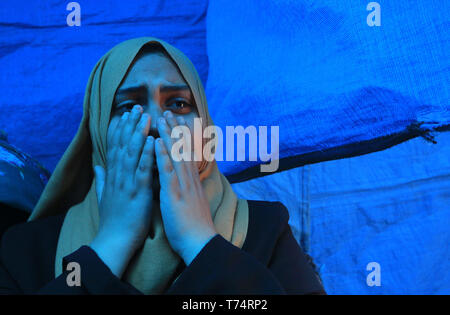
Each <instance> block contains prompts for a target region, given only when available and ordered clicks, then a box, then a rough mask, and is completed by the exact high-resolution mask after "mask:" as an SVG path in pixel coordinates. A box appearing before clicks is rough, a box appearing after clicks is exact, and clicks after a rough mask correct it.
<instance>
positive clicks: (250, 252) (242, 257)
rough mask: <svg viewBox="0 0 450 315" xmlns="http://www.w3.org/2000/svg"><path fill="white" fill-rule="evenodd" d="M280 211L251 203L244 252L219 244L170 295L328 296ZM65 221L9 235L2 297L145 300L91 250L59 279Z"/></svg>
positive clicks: (1, 252)
mask: <svg viewBox="0 0 450 315" xmlns="http://www.w3.org/2000/svg"><path fill="white" fill-rule="evenodd" d="M288 219H289V215H288V212H287V210H286V208H285V207H284V206H283V205H282V204H281V203H278V202H277V203H274V202H263V201H249V227H248V232H247V237H246V240H245V242H244V245H243V247H242V249H239V248H237V247H235V246H233V245H232V244H231V243H229V242H228V241H226V240H225V239H224V238H222V237H221V236H220V235H216V236H215V237H214V238H212V239H211V240H210V241H209V242H208V243H207V244H206V245H205V247H204V248H203V249H202V250H201V251H200V253H199V254H198V255H197V256H196V257H195V259H194V260H193V261H192V262H191V264H190V265H189V266H187V267H186V266H185V265H183V266H182V267H183V268H182V269H181V270H180V276H179V277H178V279H177V280H176V281H175V282H174V283H172V285H171V286H170V287H169V288H168V289H167V290H166V292H165V293H166V294H284V293H287V294H323V293H325V292H324V289H323V287H322V285H321V283H320V281H319V278H318V277H317V275H316V273H315V272H314V271H313V268H312V266H311V264H310V263H309V261H308V256H307V255H305V254H304V253H303V251H302V249H301V248H300V246H299V245H298V243H297V242H296V240H295V238H294V237H293V235H292V232H291V229H290V227H289V225H288ZM63 221H64V215H59V216H54V217H48V218H45V219H39V220H36V221H33V222H27V223H23V224H19V225H16V226H13V227H12V228H10V229H9V230H8V231H7V232H6V233H5V234H4V236H3V239H2V244H1V249H0V293H4V294H33V293H38V294H141V292H140V291H138V290H137V289H136V288H134V287H133V286H132V285H130V284H128V283H126V282H125V281H122V280H120V279H119V278H117V277H116V276H115V275H114V274H112V273H111V271H110V270H109V268H108V267H107V266H106V265H105V264H104V263H103V261H102V260H101V259H100V258H99V257H98V256H97V255H96V253H95V252H94V251H93V250H92V249H91V248H90V247H88V246H82V247H81V248H79V249H78V250H76V251H74V252H73V253H71V254H70V255H68V256H66V257H65V258H64V259H63V261H62V262H61V263H62V264H63V271H64V272H63V274H62V275H60V276H59V277H57V278H56V279H55V277H54V263H55V254H56V246H57V241H58V236H59V231H60V229H61V226H62V223H63ZM68 262H78V263H79V264H80V270H81V286H79V287H77V286H72V287H70V286H68V284H67V276H68V274H69V273H70V272H71V270H69V271H65V270H66V266H67V264H68Z"/></svg>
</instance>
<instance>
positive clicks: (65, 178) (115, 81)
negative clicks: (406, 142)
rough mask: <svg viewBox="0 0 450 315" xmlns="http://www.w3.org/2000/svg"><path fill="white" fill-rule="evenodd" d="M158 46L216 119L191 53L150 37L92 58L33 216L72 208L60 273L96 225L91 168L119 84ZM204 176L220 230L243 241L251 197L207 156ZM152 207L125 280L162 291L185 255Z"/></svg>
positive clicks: (101, 159) (101, 150)
mask: <svg viewBox="0 0 450 315" xmlns="http://www.w3.org/2000/svg"><path fill="white" fill-rule="evenodd" d="M146 44H151V45H157V46H159V47H160V48H162V49H163V50H165V52H167V54H168V55H169V56H170V57H171V59H172V61H173V62H174V63H175V64H176V65H177V66H178V69H179V70H180V72H181V74H182V76H183V77H184V79H185V81H186V83H187V84H188V85H189V87H190V89H191V92H192V93H193V95H194V98H195V102H196V104H197V108H198V113H199V116H200V117H201V118H202V122H203V128H205V127H206V126H208V125H212V124H213V123H212V120H211V117H210V116H209V113H208V106H207V102H206V97H205V93H204V89H203V86H202V83H201V81H200V78H199V76H198V73H197V71H196V70H195V68H194V66H193V65H192V63H191V62H190V60H189V59H188V58H187V57H186V56H185V55H184V54H183V53H182V52H181V51H179V50H178V49H176V48H175V47H173V46H171V45H169V44H168V43H166V42H164V41H162V40H159V39H157V38H153V37H141V38H135V39H131V40H128V41H125V42H122V43H120V44H118V45H117V46H115V47H114V48H112V49H111V50H110V51H109V52H107V53H106V54H105V55H104V56H103V57H102V58H101V59H100V60H99V61H98V62H97V64H96V65H95V67H94V69H93V71H92V73H91V75H90V77H89V81H88V84H87V87H86V92H85V97H84V104H83V117H82V120H81V123H80V126H79V128H78V131H77V133H76V135H75V138H74V139H73V140H72V142H71V143H70V145H69V147H68V149H67V150H66V151H65V152H64V155H63V157H62V158H61V160H60V161H59V163H58V165H57V166H56V168H55V171H54V172H53V174H52V176H51V178H50V180H49V182H48V184H47V186H46V187H45V189H44V192H43V193H42V195H41V197H40V199H39V201H38V203H37V205H36V207H35V209H34V211H33V213H32V215H31V216H30V219H29V220H36V219H38V218H42V217H47V216H51V215H56V214H60V213H63V212H65V211H67V210H68V213H67V215H66V217H65V219H64V223H63V226H62V228H61V232H60V235H59V240H58V246H57V250H56V259H55V276H58V275H60V274H61V273H62V258H63V257H64V256H66V255H68V254H70V253H72V252H73V251H75V250H77V249H78V248H79V247H80V246H82V245H89V244H90V242H91V241H92V240H93V238H94V237H95V236H96V234H97V231H98V226H99V214H98V205H97V196H96V191H95V178H94V176H93V167H94V166H95V165H101V166H103V167H105V161H106V135H107V129H108V125H109V121H110V114H111V106H112V103H113V98H114V95H115V92H116V90H117V88H118V87H119V85H120V83H121V81H122V80H123V78H124V77H125V75H126V73H127V70H128V68H129V67H130V65H131V63H132V61H133V59H134V58H135V56H136V55H137V54H138V52H139V51H140V49H141V48H142V47H143V46H144V45H146ZM199 172H200V179H201V181H202V186H203V188H204V190H205V193H206V196H207V198H208V200H209V204H210V208H211V214H212V218H213V222H214V225H215V227H216V230H217V232H218V233H219V234H220V235H222V236H223V237H224V238H225V239H227V240H228V241H230V242H231V243H232V244H234V245H235V246H237V247H242V245H243V243H244V241H245V237H246V234H247V227H248V204H247V201H246V200H241V199H238V198H237V197H236V195H235V193H234V192H233V190H232V189H231V186H230V184H229V183H228V181H227V180H226V178H225V177H224V176H223V175H222V174H221V173H220V172H219V170H218V168H217V165H216V162H215V161H213V162H207V161H204V162H202V165H201V167H200V170H199ZM154 207H155V208H154V209H153V218H152V222H151V230H150V233H149V236H148V237H147V238H146V240H145V243H144V245H143V247H142V248H141V249H140V250H139V251H138V252H137V253H136V255H135V256H134V257H133V259H132V261H131V262H130V264H129V265H128V267H127V269H126V271H125V273H124V276H123V280H125V281H127V282H128V283H130V284H132V285H134V286H135V287H136V288H137V289H139V290H140V291H142V292H143V293H145V294H160V293H163V292H164V291H165V290H166V289H167V288H168V287H169V286H170V285H171V283H172V282H173V281H174V279H175V278H176V277H177V276H178V274H177V271H178V270H179V267H180V266H181V265H182V260H181V259H180V257H179V256H178V255H177V254H176V253H175V252H174V251H173V250H172V249H171V247H170V245H169V243H168V240H167V238H166V236H165V233H164V226H163V223H162V219H161V212H160V209H159V205H155V206H154Z"/></svg>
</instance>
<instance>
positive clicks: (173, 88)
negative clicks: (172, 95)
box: [159, 84, 190, 93]
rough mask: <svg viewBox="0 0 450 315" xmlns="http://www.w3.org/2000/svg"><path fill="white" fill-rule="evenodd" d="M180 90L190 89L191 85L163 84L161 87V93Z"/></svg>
mask: <svg viewBox="0 0 450 315" xmlns="http://www.w3.org/2000/svg"><path fill="white" fill-rule="evenodd" d="M178 91H190V89H189V86H187V85H185V84H176V85H161V86H160V87H159V92H160V93H169V92H178Z"/></svg>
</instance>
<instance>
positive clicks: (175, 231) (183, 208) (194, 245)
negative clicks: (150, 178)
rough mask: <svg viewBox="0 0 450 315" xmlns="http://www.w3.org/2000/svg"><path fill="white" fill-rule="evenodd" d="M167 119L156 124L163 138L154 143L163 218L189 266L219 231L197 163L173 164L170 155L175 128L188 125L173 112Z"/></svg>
mask: <svg viewBox="0 0 450 315" xmlns="http://www.w3.org/2000/svg"><path fill="white" fill-rule="evenodd" d="M164 116H165V117H161V118H160V119H159V120H158V123H157V124H158V131H159V134H160V138H158V139H157V141H156V144H155V152H156V162H157V165H158V171H159V180H160V185H161V192H160V207H161V215H162V219H163V222H164V229H165V232H166V236H167V238H168V240H169V243H170V245H171V247H172V249H173V250H174V251H175V252H177V253H178V254H179V255H180V256H181V258H182V259H183V260H184V262H185V263H186V265H189V264H190V263H191V262H192V260H193V259H194V258H195V256H197V254H198V253H199V252H200V251H201V250H202V248H203V247H204V246H205V245H206V244H207V243H208V242H209V240H211V238H213V237H214V236H215V235H216V234H217V232H216V230H215V227H214V224H213V221H212V218H211V211H210V207H209V202H208V199H207V198H206V196H205V194H204V192H203V187H202V186H201V183H200V178H199V174H198V168H197V166H196V162H195V161H184V160H181V161H179V162H178V161H174V159H173V157H172V156H171V154H170V152H171V150H172V145H173V143H174V141H173V139H172V138H171V132H172V129H173V128H174V127H176V126H178V125H184V126H186V124H185V122H184V120H183V118H181V117H178V119H175V117H174V116H173V114H172V113H171V112H165V113H164ZM177 120H178V121H177ZM186 127H187V126H186ZM191 160H192V159H191Z"/></svg>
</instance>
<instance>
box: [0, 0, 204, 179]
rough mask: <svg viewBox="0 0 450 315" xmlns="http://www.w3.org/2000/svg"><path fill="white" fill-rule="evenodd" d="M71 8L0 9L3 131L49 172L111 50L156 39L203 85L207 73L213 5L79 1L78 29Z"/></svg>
mask: <svg viewBox="0 0 450 315" xmlns="http://www.w3.org/2000/svg"><path fill="white" fill-rule="evenodd" d="M69 2H70V1H62V0H56V1H46V0H33V1H27V2H26V3H22V2H16V1H1V2H0V41H1V43H0V69H1V72H0V86H1V91H2V93H1V95H0V129H2V130H4V131H5V132H6V133H7V134H8V140H9V141H10V143H11V144H13V145H15V146H17V147H18V148H20V149H21V150H23V151H24V152H25V153H28V154H30V155H31V156H33V157H34V158H36V159H37V160H39V161H40V162H41V163H42V164H43V165H44V166H45V167H47V168H48V169H49V170H50V171H53V169H54V167H55V166H56V163H57V162H58V160H59V159H60V158H61V156H62V154H63V153H64V151H65V149H66V148H67V146H68V145H69V143H70V141H71V140H72V138H73V136H74V135H75V133H76V131H77V129H78V125H79V123H80V121H81V115H82V109H83V106H82V105H83V97H84V90H85V87H86V84H87V80H88V78H89V74H90V73H91V70H92V68H93V67H94V65H95V64H96V62H97V61H98V59H100V58H101V56H103V55H104V54H105V53H106V52H107V51H108V50H109V49H111V48H112V47H113V46H114V45H116V44H118V43H120V42H122V41H124V40H127V39H130V38H134V37H140V36H154V37H158V38H161V39H163V40H165V41H167V42H169V43H170V44H173V45H174V46H176V47H178V48H179V49H181V50H182V51H183V52H184V53H185V54H186V55H187V56H188V57H189V58H190V59H191V60H192V62H193V63H194V65H195V66H196V68H197V71H198V72H199V74H200V77H201V79H202V80H203V82H206V79H207V73H208V59H207V57H206V25H205V18H206V10H207V7H208V1H206V0H177V1H170V2H167V1H163V0H155V1H146V0H138V1H132V2H127V1H119V0H113V1H77V2H78V3H79V4H80V8H81V26H72V27H70V26H68V25H67V22H66V19H67V15H69V13H70V12H71V11H72V10H70V11H68V10H66V6H67V4H68V3H69Z"/></svg>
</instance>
